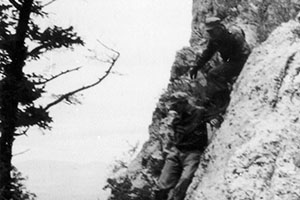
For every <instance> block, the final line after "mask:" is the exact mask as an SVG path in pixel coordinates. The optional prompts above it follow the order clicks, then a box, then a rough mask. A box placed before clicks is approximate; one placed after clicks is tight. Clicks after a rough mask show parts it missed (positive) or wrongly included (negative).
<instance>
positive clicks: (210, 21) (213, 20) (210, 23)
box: [204, 17, 222, 30]
mask: <svg viewBox="0 0 300 200" xmlns="http://www.w3.org/2000/svg"><path fill="white" fill-rule="evenodd" d="M204 24H205V30H212V29H214V28H215V27H218V26H220V25H222V24H221V19H220V18H218V17H208V18H206V20H205V23H204Z"/></svg>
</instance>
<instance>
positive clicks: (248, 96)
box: [187, 21, 300, 200]
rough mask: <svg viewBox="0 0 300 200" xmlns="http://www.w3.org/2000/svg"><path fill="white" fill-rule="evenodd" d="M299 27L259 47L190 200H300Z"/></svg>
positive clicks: (292, 25)
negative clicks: (298, 159) (298, 156)
mask: <svg viewBox="0 0 300 200" xmlns="http://www.w3.org/2000/svg"><path fill="white" fill-rule="evenodd" d="M299 33H300V23H299V22H296V21H290V22H288V23H285V24H283V25H282V26H280V27H279V28H277V29H276V30H275V31H274V32H273V33H272V34H271V35H270V37H269V38H268V40H267V41H265V42H264V43H263V44H262V45H260V46H259V47H257V48H255V49H254V50H253V52H252V54H251V56H250V57H249V59H248V62H247V63H246V65H245V67H244V70H243V72H242V73H241V75H240V77H239V79H238V81H237V83H236V85H235V88H234V90H233V92H232V94H231V103H230V105H229V107H228V109H227V114H226V116H225V121H224V122H223V124H222V126H221V128H220V129H219V130H218V131H217V132H216V134H215V138H214V139H213V141H212V143H211V145H210V146H209V147H208V149H207V152H206V153H205V156H204V157H203V161H202V164H201V165H200V167H199V170H198V172H197V173H196V178H195V179H194V182H193V184H192V186H191V189H190V191H189V195H188V196H189V197H188V198H187V199H193V200H200V199H201V200H203V199H212V200H213V199H216V200H217V199H218V200H222V199H224V200H225V199H237V200H240V199H268V200H277V199H278V200H279V199H280V200H283V199H286V200H293V199H294V200H296V199H299V198H300V168H299V166H297V165H296V164H295V159H297V155H298V154H299V153H300V123H299V117H300V116H299V113H300V106H299V105H300V98H299V97H300V96H299V95H300V90H299V86H300V35H299Z"/></svg>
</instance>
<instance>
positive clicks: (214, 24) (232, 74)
mask: <svg viewBox="0 0 300 200" xmlns="http://www.w3.org/2000/svg"><path fill="white" fill-rule="evenodd" d="M205 30H206V32H207V34H208V45H207V47H206V49H205V50H204V51H203V53H202V54H201V55H198V56H197V58H196V66H194V67H192V69H191V70H190V76H191V78H192V79H194V78H196V77H197V72H198V70H199V69H203V67H204V65H205V64H206V62H208V61H209V60H210V59H211V58H212V56H213V55H214V54H215V53H216V52H219V53H220V55H221V58H222V59H223V63H222V64H220V65H218V66H216V67H215V68H212V69H210V70H208V72H207V84H208V87H207V88H208V90H218V89H216V88H219V89H220V88H221V89H223V88H225V87H228V85H232V84H233V82H234V79H235V78H236V77H237V76H238V75H239V74H240V72H241V70H242V68H243V66H244V64H245V62H246V61H247V58H248V56H249V54H250V53H251V50H250V47H249V45H248V43H247V42H246V40H245V33H244V31H243V30H242V29H241V28H238V27H235V26H233V27H232V28H231V29H227V28H226V27H225V26H224V24H222V23H221V19H220V18H218V17H209V18H207V19H206V21H205ZM209 92H211V93H214V92H215V91H209ZM207 95H208V96H209V94H207Z"/></svg>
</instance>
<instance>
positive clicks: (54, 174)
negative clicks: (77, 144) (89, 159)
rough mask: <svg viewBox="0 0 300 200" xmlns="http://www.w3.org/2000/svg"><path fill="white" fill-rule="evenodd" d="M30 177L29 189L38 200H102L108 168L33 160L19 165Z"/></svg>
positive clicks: (99, 164)
mask: <svg viewBox="0 0 300 200" xmlns="http://www.w3.org/2000/svg"><path fill="white" fill-rule="evenodd" d="M16 167H17V168H18V169H19V171H21V172H22V174H23V175H24V176H28V177H29V179H28V180H27V187H28V189H29V190H30V191H31V192H33V193H35V194H36V195H37V196H38V198H37V199H38V200H58V199H63V200H97V199H99V200H101V199H106V197H107V192H105V191H103V190H102V187H103V186H104V184H105V180H106V176H107V173H108V167H107V165H106V164H104V163H101V162H93V163H88V164H77V163H73V162H63V161H43V160H33V161H25V162H20V163H16Z"/></svg>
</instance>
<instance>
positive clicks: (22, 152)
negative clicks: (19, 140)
mask: <svg viewBox="0 0 300 200" xmlns="http://www.w3.org/2000/svg"><path fill="white" fill-rule="evenodd" d="M28 151H30V149H26V150H25V151H21V152H19V153H15V154H14V155H13V156H19V155H22V154H24V153H26V152H28Z"/></svg>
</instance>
